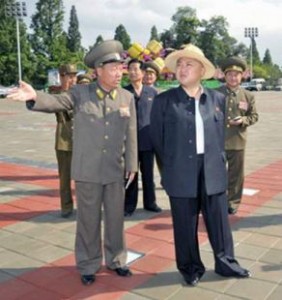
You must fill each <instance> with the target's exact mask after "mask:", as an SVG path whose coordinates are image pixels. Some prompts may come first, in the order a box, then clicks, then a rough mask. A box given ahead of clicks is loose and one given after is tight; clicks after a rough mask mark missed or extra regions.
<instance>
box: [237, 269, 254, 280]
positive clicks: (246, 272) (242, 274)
mask: <svg viewBox="0 0 282 300" xmlns="http://www.w3.org/2000/svg"><path fill="white" fill-rule="evenodd" d="M251 276H252V274H251V272H250V271H249V270H246V269H243V270H242V272H240V273H238V274H236V275H235V277H237V278H249V277H251Z"/></svg>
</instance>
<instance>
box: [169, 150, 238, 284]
mask: <svg viewBox="0 0 282 300" xmlns="http://www.w3.org/2000/svg"><path fill="white" fill-rule="evenodd" d="M203 164H204V160H203V156H202V155H199V156H198V170H197V171H198V195H197V197H196V198H176V197H170V205H171V213H172V220H173V231H174V241H175V252H176V263H177V268H178V269H179V271H180V272H181V274H182V275H183V276H184V277H185V279H186V280H193V279H194V278H195V276H199V277H201V276H202V275H203V274H204V272H205V267H204V264H203V262H202V260H201V257H200V251H199V241H198V224H199V214H200V212H202V215H203V219H204V222H205V225H206V229H207V233H208V237H209V241H210V244H211V247H212V249H213V253H214V258H215V271H216V272H217V273H220V274H222V275H225V276H233V275H235V274H236V272H237V271H238V272H239V271H240V270H241V268H240V266H239V264H238V263H237V261H236V260H235V259H234V248H233V239H232V234H231V229H230V225H229V220H228V213H227V201H226V193H225V192H223V193H220V194H216V195H211V196H208V195H207V194H206V189H205V176H204V171H203V170H204V166H203ZM187 184H189V183H187Z"/></svg>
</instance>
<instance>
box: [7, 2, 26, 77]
mask: <svg viewBox="0 0 282 300" xmlns="http://www.w3.org/2000/svg"><path fill="white" fill-rule="evenodd" d="M6 16H7V17H13V18H16V29H17V50H18V74H19V80H22V64H21V44H20V26H19V19H20V18H22V17H26V16H27V12H26V3H25V2H14V3H9V2H8V3H7V4H6Z"/></svg>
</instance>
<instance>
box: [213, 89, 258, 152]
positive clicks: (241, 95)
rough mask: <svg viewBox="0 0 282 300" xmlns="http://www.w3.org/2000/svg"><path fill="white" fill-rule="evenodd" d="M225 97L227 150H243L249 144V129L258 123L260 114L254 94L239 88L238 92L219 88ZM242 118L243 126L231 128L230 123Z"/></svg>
mask: <svg viewBox="0 0 282 300" xmlns="http://www.w3.org/2000/svg"><path fill="white" fill-rule="evenodd" d="M218 91H220V92H221V93H223V94H224V95H225V99H226V106H225V109H226V114H225V116H226V117H225V126H226V130H225V150H243V149H244V148H245V146H246V142H247V127H248V126H250V125H253V124H255V123H256V122H257V121H258V113H257V109H256V104H255V97H254V94H252V93H251V92H249V91H247V90H245V89H243V88H239V89H238V90H237V91H236V92H233V91H231V90H229V89H228V88H227V87H226V86H222V87H220V88H218ZM237 116H241V117H242V120H243V123H242V124H241V126H231V125H230V124H229V121H230V120H231V119H234V118H235V117H237Z"/></svg>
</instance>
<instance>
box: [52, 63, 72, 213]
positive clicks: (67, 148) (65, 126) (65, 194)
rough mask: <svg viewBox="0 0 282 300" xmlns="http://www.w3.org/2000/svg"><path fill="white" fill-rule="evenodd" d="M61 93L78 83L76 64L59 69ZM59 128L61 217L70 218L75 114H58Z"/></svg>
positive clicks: (57, 142)
mask: <svg viewBox="0 0 282 300" xmlns="http://www.w3.org/2000/svg"><path fill="white" fill-rule="evenodd" d="M59 74H60V82H61V87H60V92H59V93H62V92H66V91H68V90H69V89H70V88H71V87H72V86H73V85H74V84H76V81H77V69H76V65H74V64H65V65H61V66H60V67H59ZM56 119H57V127H56V139H55V150H56V157H57V162H58V171H59V179H60V198H61V215H62V217H63V218H68V217H70V216H71V215H72V213H73V198H72V191H71V158H72V127H73V112H72V111H63V112H57V113H56Z"/></svg>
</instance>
